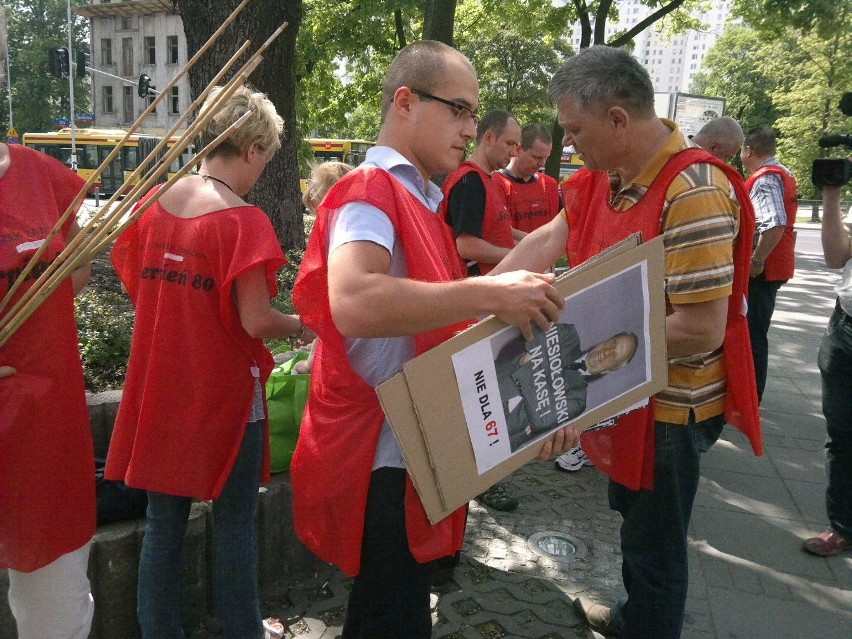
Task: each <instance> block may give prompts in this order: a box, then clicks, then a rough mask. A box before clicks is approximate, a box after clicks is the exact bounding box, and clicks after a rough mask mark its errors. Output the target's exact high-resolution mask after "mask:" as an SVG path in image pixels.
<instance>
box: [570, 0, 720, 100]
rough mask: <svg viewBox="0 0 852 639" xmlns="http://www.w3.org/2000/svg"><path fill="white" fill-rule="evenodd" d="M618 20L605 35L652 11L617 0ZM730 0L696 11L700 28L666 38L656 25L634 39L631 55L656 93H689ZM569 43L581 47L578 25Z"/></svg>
mask: <svg viewBox="0 0 852 639" xmlns="http://www.w3.org/2000/svg"><path fill="white" fill-rule="evenodd" d="M617 5H618V12H619V20H618V21H615V22H610V23H608V24H607V29H606V37H607V38H611V37H612V36H614V35H615V34H616V33H619V32H621V31H625V30H627V29H630V28H632V27H634V26H636V24H637V23H639V22H640V21H642V20H644V19H645V18H646V17H648V15H649V14H650V13H651V12H652V11H651V8H650V7H647V6H645V5H643V4H642V3H641V2H640V1H639V0H619V1H618V2H617ZM732 5H733V1H732V0H718V1H717V2H714V3H712V5H708V6H707V8H706V10H705V11H703V12H701V13H699V14H697V17H698V18H699V19H700V20H701V22H702V24H703V28H702V29H701V30H699V31H688V32H686V33H682V34H678V35H675V36H671V37H669V36H668V35H665V34H660V33H659V32H658V30H657V28H656V26H657V25H655V26H651V27H650V28H647V29H645V30H644V31H642V33H640V34H639V35H638V36H637V37H636V38H635V45H636V46H635V49H634V55H635V56H636V58H638V59H639V61H640V62H642V64H643V65H644V66H645V68H646V69H647V70H648V73H649V74H650V76H651V80H652V81H653V83H654V91H656V92H659V93H675V92H678V91H680V92H684V93H688V92H689V90H690V86H691V85H692V80H693V78H694V77H695V74H696V73H698V71H700V70H701V65H702V63H703V61H704V57H705V56H706V55H707V52H708V51H709V50H710V48H711V47H712V46H713V45H714V44H716V41H717V40H718V39H719V36H721V35H722V32H723V31H724V29H725V26H726V25H727V24H728V22H729V21H730V19H731V6H732ZM571 44H572V45H573V46H574V48H575V49H578V48H579V47H580V26H579V24H578V25H575V27H574V30H573V34H572V39H571Z"/></svg>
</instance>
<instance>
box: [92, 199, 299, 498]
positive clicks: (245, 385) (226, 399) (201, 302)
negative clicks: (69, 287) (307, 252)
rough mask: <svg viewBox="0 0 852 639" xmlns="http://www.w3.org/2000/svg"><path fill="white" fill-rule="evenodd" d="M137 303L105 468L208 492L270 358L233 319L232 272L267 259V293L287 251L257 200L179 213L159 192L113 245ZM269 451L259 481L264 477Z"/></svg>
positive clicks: (227, 466)
mask: <svg viewBox="0 0 852 639" xmlns="http://www.w3.org/2000/svg"><path fill="white" fill-rule="evenodd" d="M110 257H111V258H112V262H113V265H114V266H115V270H116V272H117V273H118V275H119V277H121V281H122V283H123V284H124V286H125V287H126V288H127V292H128V294H129V295H130V298H131V300H133V304H134V306H135V308H136V323H135V325H134V327H133V342H132V344H131V349H130V362H129V364H128V368H127V379H126V381H125V385H124V393H123V394H122V398H121V405H120V406H119V410H118V416H117V417H116V422H115V429H114V431H113V435H112V441H111V443H110V449H109V455H108V457H107V466H106V473H105V474H106V477H107V478H108V479H123V480H124V481H125V482H127V484H128V485H129V486H135V487H137V488H144V489H145V490H153V491H156V492H161V493H167V494H170V495H181V496H186V497H195V498H197V499H215V498H217V497H218V496H219V495H220V493H221V492H222V488H223V487H224V485H225V482H226V481H227V480H228V477H229V476H230V474H231V470H232V468H233V466H234V461H235V460H236V457H237V453H238V452H239V449H240V445H241V443H242V441H243V437H244V435H245V429H246V422H247V420H248V417H249V413H250V409H251V405H252V398H253V395H254V392H255V387H256V384H257V379H256V377H255V376H254V374H255V371H253V369H256V373H257V376H258V377H259V379H260V381H261V383H265V382H266V379H267V377H269V373H270V371H271V370H272V367H273V361H272V356H271V355H270V354H269V351H268V350H267V349H266V347H265V346H264V344H263V340H261V339H256V338H252V337H250V336H249V335H248V333H246V331H245V329H244V328H243V326H242V323H241V322H240V317H239V311H238V309H237V305H236V303H235V301H234V283H235V282H236V280H237V278H238V277H239V276H240V275H242V274H243V273H245V272H246V271H248V270H249V269H252V268H255V267H257V266H261V267H263V269H264V271H265V275H266V281H267V288H268V292H269V296H270V297H274V295H275V293H276V291H277V284H276V279H275V271H276V270H277V269H278V268H280V267H281V266H283V265H284V256H283V254H282V252H281V246H280V245H279V243H278V238H277V237H276V235H275V231H274V230H273V229H272V224H271V223H270V222H269V218H268V217H267V216H266V214H265V213H264V212H263V211H262V210H260V209H259V208H257V207H254V206H240V207H234V208H226V209H222V210H219V211H214V212H211V213H207V214H206V215H201V216H198V217H194V218H177V217H174V216H173V215H170V214H169V213H168V212H166V211H165V210H164V209H163V208H162V207H161V206H160V204H159V202H157V203H155V204H154V205H153V206H151V208H149V209H148V210H147V211H146V212H145V213H144V214H143V215H142V217H141V218H139V219H138V220H136V222H134V223H133V224H132V225H131V226H130V227H129V228H128V229H127V230H126V231H125V232H124V233H122V235H121V236H120V237H119V238H118V240H117V241H116V243H115V246H114V247H113V249H112V253H111V254H110ZM268 477H269V450H268V446H266V447H265V450H264V460H263V466H262V474H261V478H260V479H261V480H262V481H268Z"/></svg>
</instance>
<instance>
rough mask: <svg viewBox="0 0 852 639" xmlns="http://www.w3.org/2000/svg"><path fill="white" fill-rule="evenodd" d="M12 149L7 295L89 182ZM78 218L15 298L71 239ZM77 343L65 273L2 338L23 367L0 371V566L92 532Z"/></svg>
mask: <svg viewBox="0 0 852 639" xmlns="http://www.w3.org/2000/svg"><path fill="white" fill-rule="evenodd" d="M9 155H10V163H9V168H8V170H7V171H6V174H5V175H4V176H3V177H2V178H0V298H2V297H4V296H5V295H6V293H7V292H8V291H9V288H10V286H11V284H12V283H13V282H14V280H15V279H16V277H17V273H20V270H21V269H22V268H23V267H24V265H25V264H26V263H27V262H28V261H29V260H30V259H31V258H32V256H33V255H34V253H35V252H36V249H37V248H38V246H39V242H40V241H41V240H44V238H45V237H46V236H47V235H48V233H49V232H50V230H51V229H52V228H53V227H54V225H55V224H56V222H57V221H58V220H59V217H60V215H62V213H64V212H65V210H66V209H67V208H68V206H69V205H70V204H71V202H72V201H73V200H74V198H75V197H76V195H77V193H78V192H79V191H80V189H81V187H82V186H83V180H82V179H80V177H79V176H77V175H76V174H74V173H72V172H71V170H70V169H68V167H66V166H65V165H63V164H62V163H61V162H59V161H57V160H54V159H53V158H50V157H48V156H47V155H44V154H43V153H38V152H37V151H33V150H32V149H29V148H26V147H23V146H20V145H10V146H9ZM73 221H74V217H73V216H71V217H69V218H68V221H67V222H66V223H65V225H64V226H63V228H62V230H61V232H60V233H59V234H58V235H57V236H56V237H55V238H53V240H52V241H51V243H50V248H48V249H47V251H46V252H45V253H43V254H42V257H41V258H39V263H38V264H37V265H36V266H35V267H34V269H33V270H32V271H31V273H30V275H29V276H28V281H26V282H24V284H23V285H22V286H21V288H19V289H18V292H17V293H15V296H14V298H13V302H14V301H17V300H18V299H19V298H20V296H21V295H23V293H24V292H25V291H26V290H27V289H28V288H29V287H30V286H31V284H32V282H33V281H34V280H35V279H36V278H37V277H38V275H39V274H41V273H43V272H44V269H45V268H47V266H48V264H49V263H50V262H52V261H53V260H54V259H56V256H57V255H58V254H59V253H60V252H61V251H62V249H63V248H65V239H66V237H67V235H68V231H69V229H70V227H71V224H72V223H73ZM8 308H11V305H10V306H9V307H8ZM5 312H8V310H7V311H4V313H5ZM77 343H78V341H77V326H76V323H75V321H74V294H73V291H72V287H71V280H70V279H68V280H66V281H65V282H63V283H62V284H61V285H60V286H59V288H57V289H56V291H54V292H53V294H51V295H50V296H49V297H48V298H47V299H45V300H44V302H43V303H42V304H41V306H39V308H38V309H37V310H36V311H35V312H34V313H33V314H32V315H31V316H30V317H29V319H27V321H26V322H24V323H23V324H22V325H21V327H20V328H19V329H18V330H17V331H16V332H15V334H14V335H12V337H11V338H10V339H9V341H7V342H6V344H4V345H3V346H2V347H0V365H8V366H13V367H14V368H16V369H17V373H16V374H15V375H12V376H11V377H4V378H0V569H3V568H13V569H15V570H19V571H22V572H30V571H33V570H36V569H37V568H41V567H43V566H46V565H47V564H49V563H51V562H52V561H54V560H55V559H57V558H58V557H60V556H62V555H64V554H66V553H68V552H71V551H72V550H76V549H77V548H79V547H81V546H82V545H83V544H85V543H86V542H87V541H89V539H91V538H92V535H93V534H94V532H95V474H94V468H95V466H94V463H95V460H94V452H93V446H92V431H91V429H90V427H89V410H88V408H87V407H86V392H85V387H84V383H83V369H82V366H81V364H80V352H79V349H78V346H77Z"/></svg>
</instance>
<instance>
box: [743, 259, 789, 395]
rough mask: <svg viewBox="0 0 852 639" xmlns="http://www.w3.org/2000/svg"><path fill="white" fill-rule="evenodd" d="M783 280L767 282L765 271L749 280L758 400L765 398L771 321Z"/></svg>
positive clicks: (750, 332)
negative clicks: (776, 297)
mask: <svg viewBox="0 0 852 639" xmlns="http://www.w3.org/2000/svg"><path fill="white" fill-rule="evenodd" d="M783 283H784V282H783V281H774V282H767V281H766V277H764V275H763V273H761V274H760V275H758V276H757V277H753V278H751V279H750V280H749V281H748V331H749V335H750V337H751V356H752V358H753V359H754V376H755V378H756V381H757V401H758V403H759V402H760V400H761V399H762V398H763V389H764V388H766V374H767V371H768V369H769V323H770V322H771V321H772V314H773V313H774V312H775V296H776V295H777V294H778V289H779V288H781V285H782V284H783Z"/></svg>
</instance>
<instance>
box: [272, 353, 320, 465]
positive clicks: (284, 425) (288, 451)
mask: <svg viewBox="0 0 852 639" xmlns="http://www.w3.org/2000/svg"><path fill="white" fill-rule="evenodd" d="M305 359H308V355H307V353H302V352H297V353H296V355H295V356H294V357H293V359H291V360H288V361H286V362H284V363H283V364H280V365H279V366H276V367H275V368H273V369H272V373H271V374H270V375H269V379H268V380H267V382H266V406H267V410H268V411H269V466H270V470H271V471H272V472H273V473H281V472H284V471H285V470H289V469H290V460H291V459H292V458H293V451H294V450H295V449H296V440H297V439H298V438H299V427H300V426H301V424H302V415H303V414H304V413H305V404H306V403H307V401H308V387H309V386H310V380H311V376H310V374H297V373H293V372H292V370H293V366H295V364H296V362H299V361H302V360H305Z"/></svg>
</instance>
